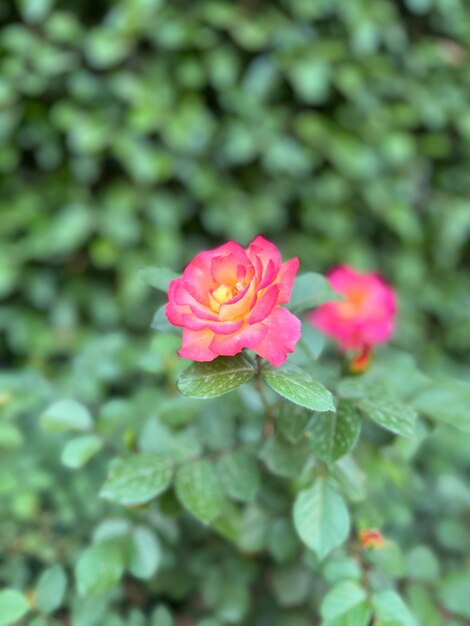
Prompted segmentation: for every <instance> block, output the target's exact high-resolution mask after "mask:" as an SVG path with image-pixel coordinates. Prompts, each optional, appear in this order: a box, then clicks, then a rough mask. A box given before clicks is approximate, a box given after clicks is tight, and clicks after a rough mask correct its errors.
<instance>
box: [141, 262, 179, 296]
mask: <svg viewBox="0 0 470 626" xmlns="http://www.w3.org/2000/svg"><path fill="white" fill-rule="evenodd" d="M139 276H140V278H141V280H143V281H144V283H147V285H150V286H151V287H154V288H155V289H159V290H160V291H164V292H165V293H167V291H168V285H169V284H170V282H171V281H172V280H175V278H179V276H180V275H179V274H177V273H176V272H174V271H173V270H170V269H168V268H167V267H144V268H143V269H141V270H139Z"/></svg>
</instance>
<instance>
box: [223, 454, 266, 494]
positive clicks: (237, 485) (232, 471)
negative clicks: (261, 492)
mask: <svg viewBox="0 0 470 626" xmlns="http://www.w3.org/2000/svg"><path fill="white" fill-rule="evenodd" d="M217 470H218V473H219V475H220V477H221V479H222V484H223V486H224V488H225V491H226V492H227V494H228V495H229V496H230V497H231V498H233V499H234V500H240V501H241V502H249V501H250V500H253V498H254V497H255V496H256V493H257V491H258V488H259V485H260V473H259V470H258V466H257V464H256V460H255V459H254V458H253V457H252V456H251V455H249V454H247V453H246V452H243V451H237V452H232V453H230V454H226V455H224V456H223V457H222V458H221V459H220V460H219V461H218V463H217Z"/></svg>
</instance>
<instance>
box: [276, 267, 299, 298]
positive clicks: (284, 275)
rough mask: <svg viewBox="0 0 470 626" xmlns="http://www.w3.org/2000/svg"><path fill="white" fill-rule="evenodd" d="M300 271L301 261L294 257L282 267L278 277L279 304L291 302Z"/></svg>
mask: <svg viewBox="0 0 470 626" xmlns="http://www.w3.org/2000/svg"><path fill="white" fill-rule="evenodd" d="M298 269H299V259H298V258H297V257H294V258H293V259H290V261H286V262H285V263H283V264H282V265H281V269H280V270H279V273H278V275H277V279H276V282H277V283H278V284H279V288H280V291H279V299H278V301H277V302H278V304H285V303H286V302H289V300H290V294H291V291H292V285H293V284H294V279H295V276H296V274H297V271H298Z"/></svg>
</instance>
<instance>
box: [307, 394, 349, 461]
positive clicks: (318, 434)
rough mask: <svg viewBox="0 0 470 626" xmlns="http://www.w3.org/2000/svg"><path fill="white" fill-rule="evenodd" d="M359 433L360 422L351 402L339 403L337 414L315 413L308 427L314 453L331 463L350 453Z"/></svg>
mask: <svg viewBox="0 0 470 626" xmlns="http://www.w3.org/2000/svg"><path fill="white" fill-rule="evenodd" d="M360 431H361V420H360V418H359V414H358V411H357V409H356V408H355V407H354V405H353V404H351V402H348V401H343V402H340V404H339V406H338V409H337V412H336V413H333V412H330V411H328V412H326V413H317V414H316V415H315V417H314V421H313V423H312V425H311V426H310V427H309V432H308V434H309V437H310V440H311V445H312V448H313V450H314V452H315V453H316V454H317V455H318V456H319V457H320V459H322V460H323V461H325V463H333V462H334V461H336V460H338V459H340V458H341V457H342V456H344V455H345V454H347V453H348V452H350V450H352V449H353V448H354V446H355V445H356V442H357V439H358V437H359V433H360Z"/></svg>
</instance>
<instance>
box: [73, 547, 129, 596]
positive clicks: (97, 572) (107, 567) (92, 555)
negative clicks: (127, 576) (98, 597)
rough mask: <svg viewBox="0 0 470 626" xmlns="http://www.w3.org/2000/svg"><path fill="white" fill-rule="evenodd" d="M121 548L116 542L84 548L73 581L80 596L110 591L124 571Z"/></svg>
mask: <svg viewBox="0 0 470 626" xmlns="http://www.w3.org/2000/svg"><path fill="white" fill-rule="evenodd" d="M123 552H124V551H123V549H122V546H121V545H120V544H119V543H118V542H116V541H107V542H105V543H97V544H94V545H92V546H91V547H89V548H86V549H85V550H84V551H83V552H82V553H81V555H80V558H79V559H78V561H77V565H76V567H75V579H76V581H77V588H78V593H79V594H80V595H81V596H88V595H95V594H98V593H103V592H104V591H108V590H109V589H112V588H113V587H114V586H115V585H116V584H117V583H118V582H119V580H120V578H121V576H122V574H123V571H124V554H123Z"/></svg>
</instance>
